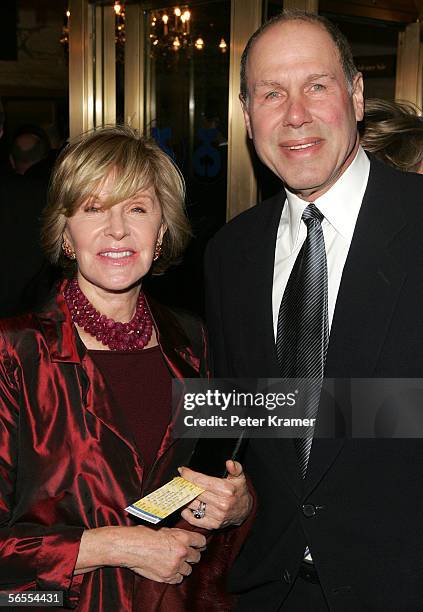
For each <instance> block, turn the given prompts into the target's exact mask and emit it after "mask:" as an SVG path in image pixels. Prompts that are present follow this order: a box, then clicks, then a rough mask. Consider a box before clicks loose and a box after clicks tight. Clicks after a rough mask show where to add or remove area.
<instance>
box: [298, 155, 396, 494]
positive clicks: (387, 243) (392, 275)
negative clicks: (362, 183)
mask: <svg viewBox="0 0 423 612" xmlns="http://www.w3.org/2000/svg"><path fill="white" fill-rule="evenodd" d="M388 172H389V170H388ZM386 182H387V169H386V167H385V166H383V164H380V163H379V162H376V161H374V160H372V161H371V169H370V175H369V182H368V185H367V189H366V192H365V195H364V198H363V203H362V206H361V209H360V214H359V216H358V219H357V224H356V227H355V231H354V235H353V240H352V243H351V247H350V251H349V253H348V257H347V261H346V264H345V268H344V272H343V275H342V280H341V285H340V288H339V293H338V298H337V302H336V308H335V313H334V319H333V322H332V329H331V334H330V339H329V347H328V355H327V361H326V377H327V378H344V379H349V378H365V377H372V376H373V375H374V372H375V368H376V367H377V362H378V358H379V355H380V352H381V349H382V346H383V342H384V339H385V337H386V334H387V331H388V328H389V323H390V321H391V318H392V315H393V312H394V309H395V305H396V302H397V299H398V296H399V293H400V291H401V287H402V284H403V282H404V279H405V276H406V273H405V271H404V270H403V269H402V268H401V266H400V265H399V263H398V262H397V261H396V260H395V257H394V255H393V251H394V248H393V247H394V245H395V241H396V237H397V235H398V234H399V232H401V230H402V229H403V227H404V225H405V222H406V220H405V217H404V213H403V210H402V207H401V197H400V194H398V193H396V192H395V189H394V190H388V189H387V188H386ZM381 186H382V188H381ZM343 444H344V438H339V439H332V440H319V439H316V440H315V441H314V442H313V447H312V451H311V455H310V464H309V469H308V472H307V478H306V489H307V491H308V492H310V491H311V490H312V489H313V488H314V487H315V486H316V484H317V483H318V481H319V480H320V478H321V477H322V475H323V474H324V473H325V472H326V471H327V470H328V469H329V467H330V466H331V464H332V463H333V461H334V460H335V459H336V457H337V455H338V454H339V452H340V450H341V449H342V446H343Z"/></svg>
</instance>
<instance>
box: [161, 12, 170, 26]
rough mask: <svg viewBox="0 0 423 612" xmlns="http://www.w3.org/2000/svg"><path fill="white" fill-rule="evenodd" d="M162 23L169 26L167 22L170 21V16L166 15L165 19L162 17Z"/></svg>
mask: <svg viewBox="0 0 423 612" xmlns="http://www.w3.org/2000/svg"><path fill="white" fill-rule="evenodd" d="M162 21H163V23H164V24H165V25H166V24H167V22H168V21H169V15H166V14H165V15H163V17H162Z"/></svg>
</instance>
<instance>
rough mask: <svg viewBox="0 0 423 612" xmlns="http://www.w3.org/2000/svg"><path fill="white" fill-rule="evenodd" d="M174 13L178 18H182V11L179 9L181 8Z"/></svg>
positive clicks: (177, 8)
mask: <svg viewBox="0 0 423 612" xmlns="http://www.w3.org/2000/svg"><path fill="white" fill-rule="evenodd" d="M174 13H175V15H176V16H177V17H180V16H181V9H180V8H179V6H177V7H176V9H175V10H174Z"/></svg>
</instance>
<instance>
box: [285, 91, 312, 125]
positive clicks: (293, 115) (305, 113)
mask: <svg viewBox="0 0 423 612" xmlns="http://www.w3.org/2000/svg"><path fill="white" fill-rule="evenodd" d="M312 120H313V119H312V116H311V113H310V110H309V108H308V105H307V100H305V99H304V97H303V96H301V95H297V96H292V97H291V98H289V99H288V102H287V105H286V106H285V115H284V117H283V125H284V126H285V127H289V126H291V127H295V128H299V127H301V126H302V125H304V124H305V123H311V122H312Z"/></svg>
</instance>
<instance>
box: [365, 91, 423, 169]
mask: <svg viewBox="0 0 423 612" xmlns="http://www.w3.org/2000/svg"><path fill="white" fill-rule="evenodd" d="M363 129H364V132H363V134H362V136H361V144H362V146H363V147H364V149H365V150H366V151H368V152H369V153H373V154H374V155H375V156H376V157H377V158H379V159H380V160H381V161H383V162H385V163H386V164H389V165H390V166H393V167H394V168H397V169H398V170H403V171H404V172H417V173H419V174H423V117H422V116H421V111H420V110H419V109H418V108H417V107H416V106H414V105H413V104H411V102H391V101H388V100H381V99H379V98H369V99H368V100H366V102H365V113H364V121H363Z"/></svg>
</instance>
